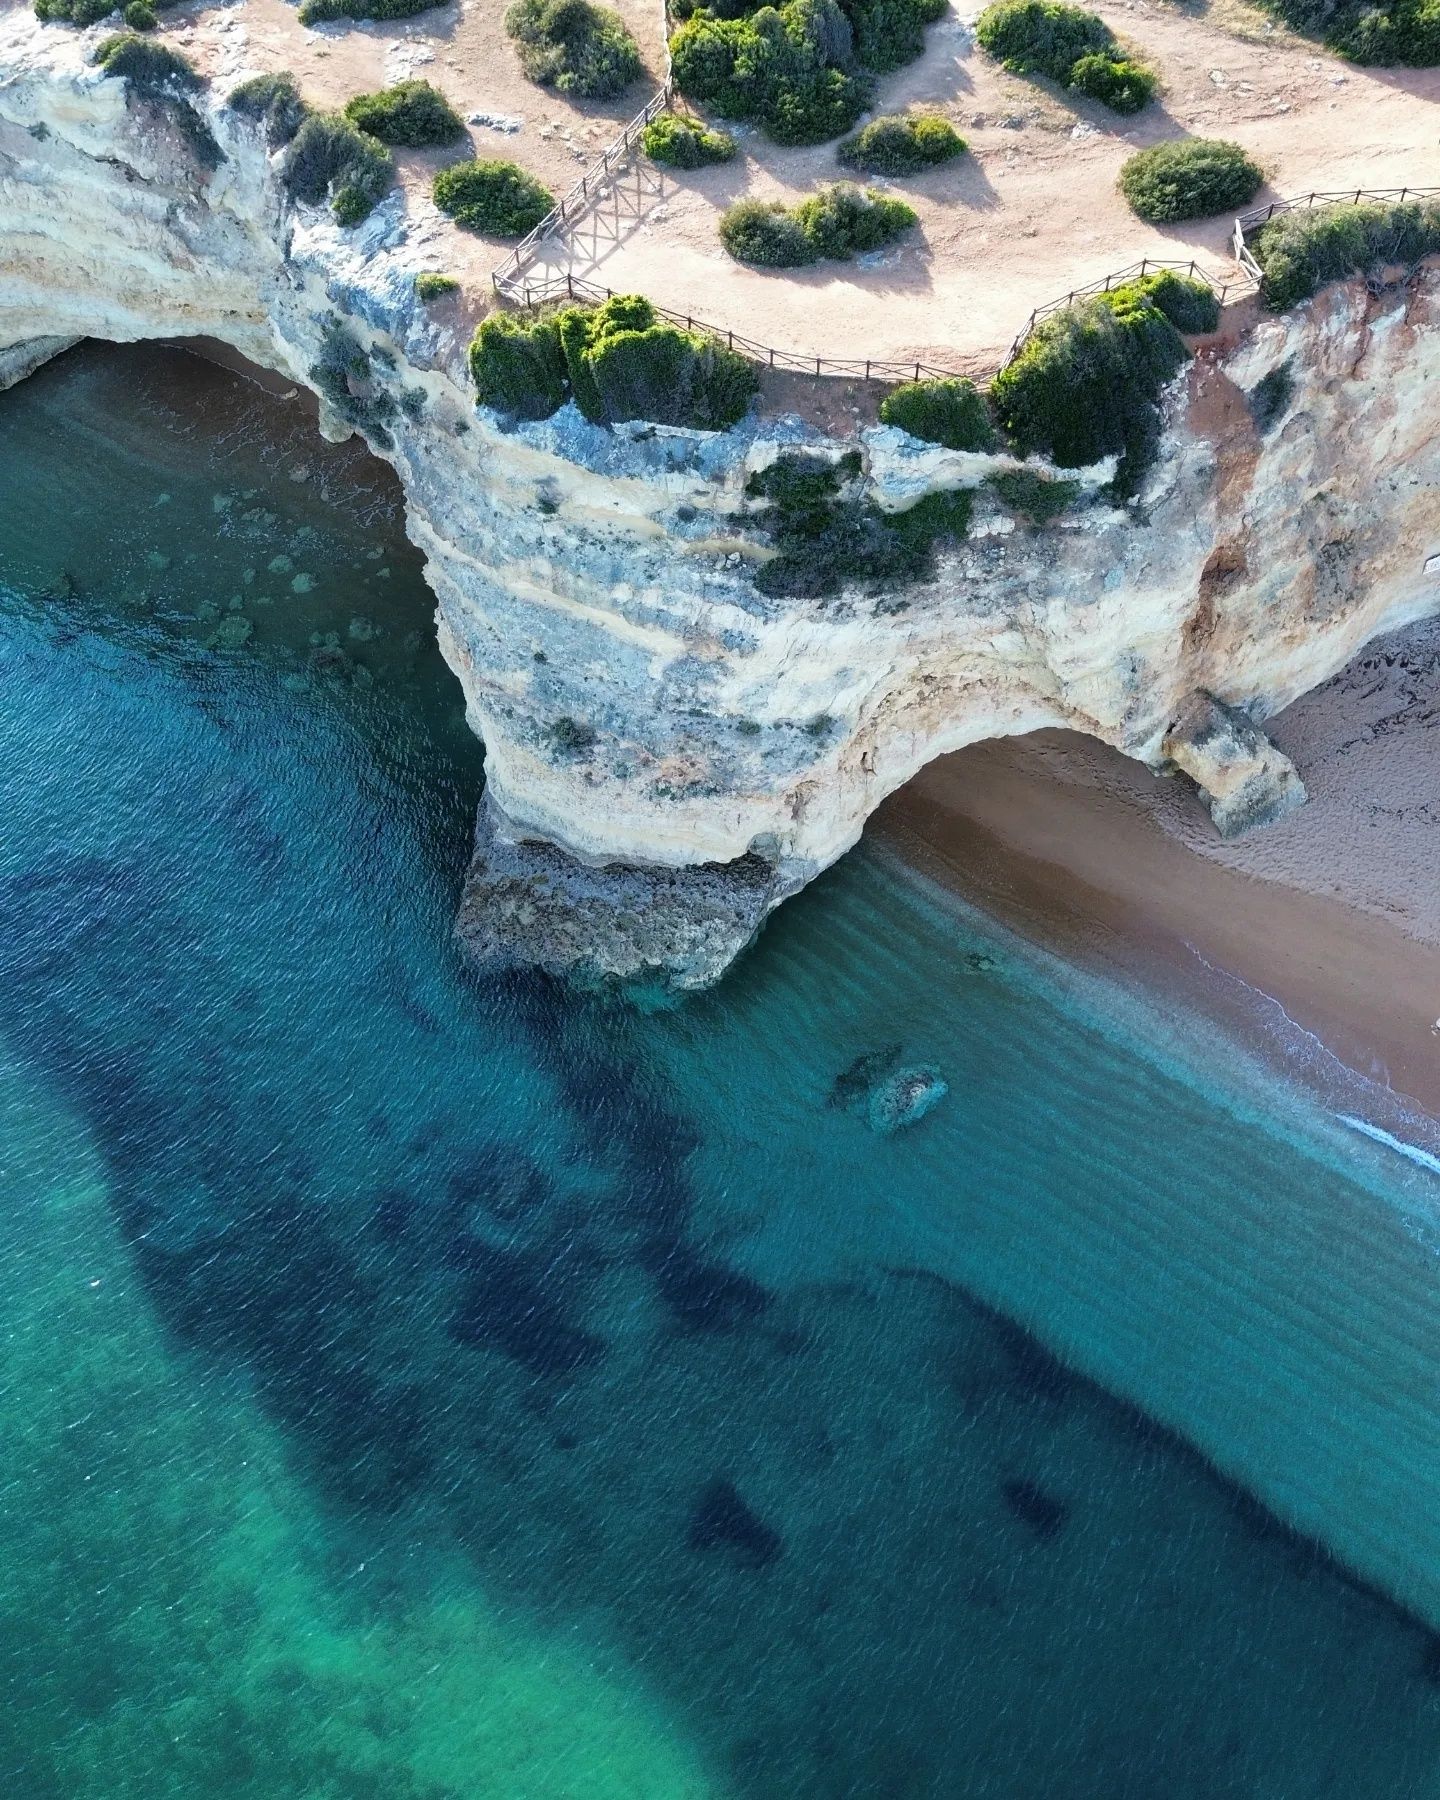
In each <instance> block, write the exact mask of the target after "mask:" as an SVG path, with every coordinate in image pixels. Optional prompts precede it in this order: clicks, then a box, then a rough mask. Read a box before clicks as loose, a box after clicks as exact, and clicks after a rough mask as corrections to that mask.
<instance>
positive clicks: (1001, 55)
mask: <svg viewBox="0 0 1440 1800" xmlns="http://www.w3.org/2000/svg"><path fill="white" fill-rule="evenodd" d="M975 36H976V38H977V39H978V41H979V43H980V46H981V48H982V49H984V50H986V51H988V52H989V54H990V55H991V56H993V57H995V58H996V59H997V60H998V61H999V62H1001V63H1002V64H1003V65H1004V66H1005V68H1007V69H1009V70H1010V72H1011V73H1012V74H1015V75H1047V76H1048V77H1049V78H1050V80H1051V81H1058V82H1060V83H1061V84H1062V85H1063V86H1065V87H1068V88H1070V89H1071V90H1072V91H1073V92H1075V93H1077V94H1084V95H1085V96H1086V98H1087V99H1090V100H1098V101H1100V102H1101V104H1102V105H1105V106H1108V107H1109V108H1110V109H1111V111H1112V112H1118V113H1133V112H1139V111H1140V109H1141V107H1142V106H1144V105H1145V104H1146V103H1147V101H1149V100H1150V99H1152V98H1153V96H1154V94H1155V91H1156V88H1157V87H1158V85H1159V84H1158V82H1157V81H1156V79H1155V76H1154V75H1153V74H1152V72H1151V71H1150V70H1149V69H1147V68H1144V67H1143V66H1142V65H1141V64H1140V63H1137V62H1132V61H1130V60H1129V59H1128V58H1126V57H1124V56H1122V55H1121V54H1120V51H1119V48H1118V47H1117V45H1116V42H1115V34H1114V32H1113V31H1111V29H1110V27H1109V26H1108V25H1107V24H1106V23H1105V21H1104V20H1103V19H1101V18H1099V17H1097V15H1096V14H1095V13H1092V12H1086V11H1085V10H1084V8H1083V7H1079V6H1065V5H1062V4H1060V0H997V4H996V5H994V6H987V7H986V9H985V11H984V12H983V13H981V15H980V17H979V19H978V20H977V21H976V25H975Z"/></svg>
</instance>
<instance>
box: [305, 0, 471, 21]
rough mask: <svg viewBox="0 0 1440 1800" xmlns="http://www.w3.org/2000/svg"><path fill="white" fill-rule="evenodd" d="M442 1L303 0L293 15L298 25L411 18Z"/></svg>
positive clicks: (442, 1)
mask: <svg viewBox="0 0 1440 1800" xmlns="http://www.w3.org/2000/svg"><path fill="white" fill-rule="evenodd" d="M444 4H445V0H304V4H303V5H302V6H301V8H300V11H299V13H298V15H297V17H298V18H299V20H300V23H301V24H302V25H323V24H325V23H326V21H327V20H330V19H412V18H414V16H415V14H416V13H422V12H429V11H430V9H431V8H432V7H434V6H443V5H444Z"/></svg>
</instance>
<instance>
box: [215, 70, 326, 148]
mask: <svg viewBox="0 0 1440 1800" xmlns="http://www.w3.org/2000/svg"><path fill="white" fill-rule="evenodd" d="M226 104H227V105H228V106H229V107H231V108H232V109H233V110H234V111H235V112H238V113H239V114H240V116H241V117H242V118H245V119H256V120H259V121H261V122H263V124H264V126H265V141H266V143H267V144H269V146H270V148H271V149H272V150H278V149H279V147H280V146H281V145H282V144H288V143H289V142H290V140H291V139H292V138H293V137H294V136H295V133H296V132H297V131H298V130H299V129H300V127H301V126H302V125H303V124H304V123H305V120H306V118H307V116H308V115H309V112H310V108H309V107H308V106H307V105H306V104H305V102H304V101H303V100H302V99H301V98H300V90H299V88H298V87H297V86H296V85H295V77H294V76H293V75H291V74H290V73H289V72H288V70H280V71H278V72H277V73H276V74H274V75H256V76H254V77H253V78H252V79H251V80H249V81H242V82H241V83H240V85H239V87H236V88H232V89H231V90H230V98H229V100H228V101H227V102H226Z"/></svg>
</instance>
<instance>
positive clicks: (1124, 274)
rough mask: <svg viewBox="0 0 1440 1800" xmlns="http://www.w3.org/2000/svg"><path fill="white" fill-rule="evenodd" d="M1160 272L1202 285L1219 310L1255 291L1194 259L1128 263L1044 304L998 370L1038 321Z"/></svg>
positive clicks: (1011, 358) (1246, 282)
mask: <svg viewBox="0 0 1440 1800" xmlns="http://www.w3.org/2000/svg"><path fill="white" fill-rule="evenodd" d="M1162 269H1174V270H1175V271H1176V272H1177V273H1178V274H1181V275H1187V276H1189V278H1190V280H1192V281H1201V282H1204V284H1205V286H1206V287H1208V288H1209V289H1210V291H1211V293H1212V294H1214V296H1215V298H1216V299H1217V300H1218V301H1219V302H1220V304H1221V305H1222V306H1224V305H1225V303H1226V301H1227V300H1237V299H1239V298H1240V296H1241V295H1242V294H1251V293H1253V292H1254V291H1255V283H1254V281H1253V280H1252V279H1251V278H1250V277H1249V276H1248V275H1246V276H1243V277H1241V278H1239V279H1237V278H1235V277H1233V276H1232V277H1231V278H1230V279H1229V280H1228V281H1222V280H1220V279H1219V277H1218V276H1215V275H1212V274H1211V273H1210V272H1209V270H1208V269H1203V268H1201V266H1200V264H1199V263H1197V262H1195V261H1194V260H1193V259H1192V260H1191V261H1190V262H1181V261H1178V260H1176V259H1173V258H1169V257H1159V256H1144V257H1142V258H1141V259H1140V261H1139V262H1138V263H1131V264H1130V265H1129V266H1128V267H1127V268H1124V269H1117V270H1116V272H1115V273H1114V274H1113V275H1107V276H1106V277H1105V278H1104V280H1103V281H1092V282H1090V283H1089V284H1088V285H1087V286H1085V287H1078V288H1072V289H1071V290H1070V292H1069V293H1068V294H1062V295H1061V296H1060V298H1059V299H1058V300H1047V301H1046V303H1045V304H1044V306H1037V307H1036V308H1035V310H1034V312H1032V313H1031V315H1030V317H1029V318H1028V319H1027V320H1026V321H1025V323H1024V324H1023V325H1022V326H1021V327H1020V330H1019V331H1018V332H1017V333H1016V336H1015V340H1014V342H1013V343H1012V344H1011V346H1010V348H1009V350H1008V351H1007V352H1006V353H1005V361H1004V362H1003V363H1001V365H1000V366H1001V368H1002V369H1003V368H1004V367H1005V366H1006V364H1008V363H1012V362H1013V361H1014V360H1015V358H1016V357H1017V356H1018V355H1019V354H1020V351H1021V349H1022V347H1023V346H1024V343H1025V340H1026V338H1028V337H1029V335H1030V333H1031V332H1032V331H1033V330H1034V329H1035V327H1036V326H1037V325H1038V324H1039V323H1040V321H1041V320H1042V319H1048V318H1049V317H1050V315H1051V313H1057V312H1063V311H1064V310H1065V308H1066V307H1067V306H1073V305H1074V304H1075V302H1076V301H1077V300H1088V299H1090V298H1091V297H1092V296H1093V295H1095V294H1108V293H1109V292H1110V290H1111V288H1117V287H1124V285H1125V284H1126V282H1127V281H1138V280H1139V279H1140V278H1141V277H1142V276H1144V275H1153V274H1158V273H1159V271H1160V270H1162Z"/></svg>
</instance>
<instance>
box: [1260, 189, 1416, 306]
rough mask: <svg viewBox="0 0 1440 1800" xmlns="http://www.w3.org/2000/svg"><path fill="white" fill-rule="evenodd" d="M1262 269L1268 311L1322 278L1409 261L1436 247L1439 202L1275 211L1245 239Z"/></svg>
mask: <svg viewBox="0 0 1440 1800" xmlns="http://www.w3.org/2000/svg"><path fill="white" fill-rule="evenodd" d="M1250 250H1251V254H1252V255H1253V256H1254V258H1255V260H1256V262H1258V263H1259V265H1260V267H1261V269H1262V271H1263V274H1262V276H1261V281H1260V297H1261V299H1262V300H1263V301H1264V303H1265V305H1266V306H1268V307H1269V308H1270V310H1271V311H1272V312H1284V311H1285V309H1286V308H1287V307H1291V306H1297V305H1298V304H1299V303H1300V301H1302V300H1308V299H1309V298H1310V296H1311V295H1312V294H1314V293H1317V292H1318V291H1319V290H1320V289H1321V288H1322V287H1324V286H1325V284H1326V283H1327V282H1330V281H1343V280H1345V278H1346V277H1347V276H1350V275H1358V274H1361V273H1363V272H1365V271H1366V270H1369V269H1373V268H1379V267H1383V266H1384V265H1385V264H1387V263H1406V264H1408V263H1414V262H1418V261H1419V260H1420V258H1421V257H1422V256H1430V255H1433V254H1435V253H1436V252H1437V251H1440V205H1437V204H1436V203H1435V202H1434V201H1429V202H1426V203H1424V204H1410V205H1405V206H1326V207H1314V208H1312V209H1311V210H1310V211H1308V212H1290V213H1281V214H1280V215H1279V217H1278V218H1275V219H1272V220H1271V221H1270V223H1269V224H1268V225H1265V226H1262V227H1261V229H1260V231H1259V232H1258V233H1257V234H1256V235H1255V237H1254V238H1253V239H1252V240H1251V243H1250Z"/></svg>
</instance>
